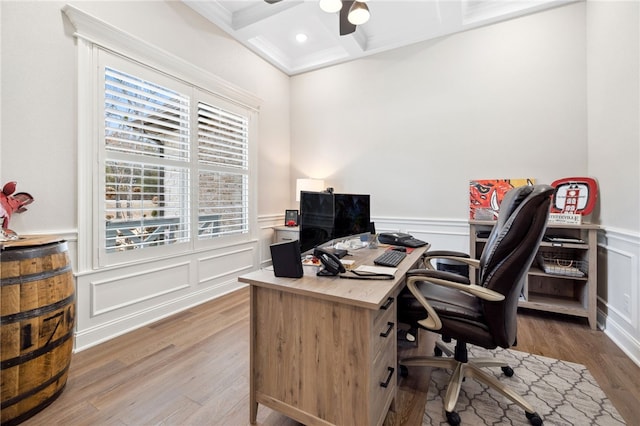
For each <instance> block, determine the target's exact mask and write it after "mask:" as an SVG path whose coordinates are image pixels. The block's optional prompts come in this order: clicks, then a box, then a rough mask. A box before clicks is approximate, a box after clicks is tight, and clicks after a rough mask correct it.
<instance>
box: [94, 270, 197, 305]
mask: <svg viewBox="0 0 640 426" xmlns="http://www.w3.org/2000/svg"><path fill="white" fill-rule="evenodd" d="M189 281H190V278H189V263H188V262H182V263H178V264H173V265H162V266H160V267H157V268H148V269H144V270H140V271H136V272H134V273H130V274H126V275H115V276H112V277H109V278H107V279H103V280H99V281H92V282H91V284H90V288H91V316H92V317H96V316H100V315H104V314H106V313H109V312H112V311H115V310H118V309H123V308H126V307H128V306H132V305H136V304H140V303H144V302H145V301H148V300H151V299H154V298H157V297H160V296H163V295H166V294H169V293H172V292H177V291H180V290H184V289H186V288H188V287H189Z"/></svg>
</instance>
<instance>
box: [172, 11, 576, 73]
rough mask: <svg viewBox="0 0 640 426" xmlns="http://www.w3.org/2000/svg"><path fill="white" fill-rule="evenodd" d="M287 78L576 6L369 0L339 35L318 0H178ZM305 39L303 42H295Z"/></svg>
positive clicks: (336, 24)
mask: <svg viewBox="0 0 640 426" xmlns="http://www.w3.org/2000/svg"><path fill="white" fill-rule="evenodd" d="M182 1H183V2H184V3H185V4H186V5H188V6H189V7H191V8H192V9H193V10H195V11H196V12H198V13H199V14H201V15H202V16H204V17H205V18H207V19H208V20H209V21H211V22H213V23H214V24H216V25H217V26H218V27H220V28H222V29H223V30H224V31H226V32H227V33H229V34H230V35H231V36H232V37H233V38H235V39H236V40H238V41H239V42H241V43H242V44H244V45H245V46H246V47H248V48H249V49H251V50H252V51H254V52H255V53H257V54H258V55H260V56H261V57H263V58H264V59H265V60H267V61H269V62H270V63H272V64H273V65H275V66H276V67H278V68H279V69H281V70H282V71H283V72H285V73H286V74H288V75H295V74H299V73H302V72H306V71H310V70H314V69H318V68H321V67H325V66H329V65H334V64H337V63H341V62H346V61H350V60H353V59H357V58H361V57H364V56H367V55H371V54H374V53H379V52H383V51H385V50H390V49H395V48H397V47H401V46H406V45H409V44H412V43H416V42H419V41H423V40H429V39H433V38H436V37H440V36H443V35H447V34H453V33H456V32H460V31H466V30H468V29H471V28H475V27H479V26H483V25H488V24H492V23H495V22H500V21H504V20H507V19H512V18H515V17H518V16H522V15H526V14H530V13H534V12H539V11H542V10H545V9H549V8H552V7H557V6H561V5H564V4H567V3H570V2H573V1H575V0H410V1H405V0H369V2H368V3H367V5H368V6H369V10H370V12H371V19H370V20H369V21H368V22H367V23H365V24H363V25H360V26H358V28H357V30H356V31H355V33H353V34H350V35H345V36H340V35H339V16H338V13H326V12H323V11H322V10H321V9H320V7H319V5H318V0H282V1H280V2H278V3H275V4H268V3H266V2H265V1H264V0H242V1H237V0H236V1H224V0H182ZM299 33H304V34H306V35H307V37H308V39H307V41H306V42H305V43H299V42H297V41H296V35H297V34H299Z"/></svg>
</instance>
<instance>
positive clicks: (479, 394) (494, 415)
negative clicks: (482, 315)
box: [409, 347, 625, 426]
mask: <svg viewBox="0 0 640 426" xmlns="http://www.w3.org/2000/svg"><path fill="white" fill-rule="evenodd" d="M471 356H474V357H478V356H495V357H500V358H502V359H504V360H506V361H507V362H508V363H509V365H510V366H511V368H513V370H514V371H515V374H514V375H513V376H512V377H506V376H505V375H504V374H503V373H502V370H501V369H500V368H490V369H485V371H488V372H492V373H493V374H495V375H496V377H498V378H499V379H500V381H502V382H505V383H507V384H508V385H509V386H511V388H513V389H514V390H515V391H516V392H518V393H519V394H520V395H522V396H523V397H524V398H525V399H526V400H527V401H528V402H529V403H530V404H531V405H533V407H534V408H535V409H536V411H537V412H538V414H539V415H540V417H542V420H543V422H544V425H546V426H550V425H563V426H564V425H567V426H569V425H571V426H574V425H580V426H584V425H598V426H619V425H624V424H625V422H624V419H623V418H622V417H621V416H620V414H619V413H618V412H617V410H616V409H615V408H614V407H613V405H612V404H611V402H610V401H609V399H608V398H607V397H606V395H605V394H604V392H602V390H601V389H600V387H599V386H598V384H597V382H596V381H595V379H594V378H593V376H591V373H589V370H587V368H586V367H585V366H584V365H581V364H574V363H571V362H565V361H560V360H557V359H553V358H547V357H543V356H537V355H531V354H528V353H524V352H519V351H514V350H505V349H498V350H493V351H487V350H485V349H482V348H478V347H470V348H469V357H470V358H471ZM409 368H411V367H409ZM449 376H450V371H448V370H442V369H435V368H434V369H433V370H432V372H431V383H430V384H429V392H428V396H427V405H426V407H425V413H424V417H423V420H422V425H423V426H431V425H446V424H447V419H446V416H445V414H444V408H443V405H442V399H443V398H444V395H445V394H446V390H447V384H448V382H449ZM456 411H457V412H458V414H459V415H460V418H461V425H473V426H476V425H529V421H528V420H527V418H526V416H525V414H524V410H522V408H520V407H519V406H517V405H516V404H514V403H512V402H511V401H510V400H508V399H506V398H505V397H503V396H502V395H500V394H499V393H498V392H496V391H494V390H492V389H489V388H488V387H487V386H485V385H484V384H481V383H479V382H478V381H476V380H474V379H472V378H467V379H466V380H465V381H464V383H463V384H462V390H461V391H460V397H459V399H458V403H457V405H456Z"/></svg>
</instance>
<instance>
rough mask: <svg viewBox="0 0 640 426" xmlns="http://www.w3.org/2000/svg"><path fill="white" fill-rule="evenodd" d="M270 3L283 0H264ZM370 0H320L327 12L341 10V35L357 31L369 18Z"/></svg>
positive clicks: (322, 7)
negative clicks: (368, 4) (368, 2)
mask: <svg viewBox="0 0 640 426" xmlns="http://www.w3.org/2000/svg"><path fill="white" fill-rule="evenodd" d="M264 1H265V2H267V3H269V4H275V3H279V2H281V1H282V0H264ZM367 1H368V0H320V8H321V9H322V10H324V11H325V12H329V13H333V12H338V11H340V35H341V36H343V35H347V34H351V33H353V32H355V30H356V27H357V26H358V25H362V24H364V23H365V22H367V21H368V20H369V16H370V14H369V7H367V5H366V2H367Z"/></svg>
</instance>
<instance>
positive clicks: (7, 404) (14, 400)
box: [0, 360, 71, 409]
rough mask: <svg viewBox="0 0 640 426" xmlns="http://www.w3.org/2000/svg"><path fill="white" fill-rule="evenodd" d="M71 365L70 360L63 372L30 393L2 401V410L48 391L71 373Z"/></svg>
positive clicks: (0, 405) (0, 406)
mask: <svg viewBox="0 0 640 426" xmlns="http://www.w3.org/2000/svg"><path fill="white" fill-rule="evenodd" d="M70 365H71V360H69V362H68V363H67V365H66V366H65V367H64V368H63V369H62V370H60V371H59V372H58V373H57V374H56V375H55V376H53V377H51V378H50V379H49V380H47V381H45V382H44V383H41V384H39V385H38V386H36V387H34V388H33V389H30V390H29V391H28V392H24V393H22V394H20V395H17V396H14V397H13V398H9V399H7V400H6V401H2V403H1V404H0V408H1V409H5V408H7V407H10V406H12V405H13V404H15V403H18V402H20V401H22V400H23V399H25V398H28V397H30V396H33V395H35V394H37V393H38V392H40V391H42V390H43V389H46V388H47V387H48V386H49V385H51V384H52V383H55V382H56V381H58V380H59V379H60V378H61V377H62V376H64V374H65V373H66V372H67V371H69V366H70Z"/></svg>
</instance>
